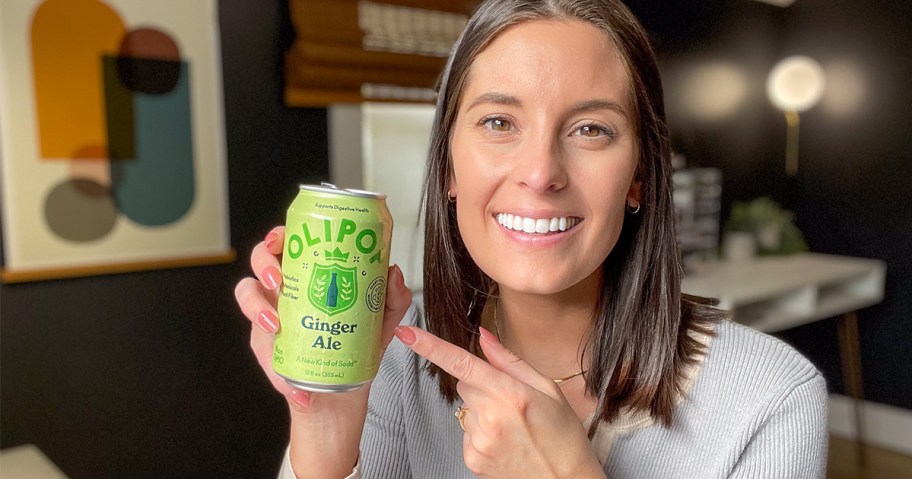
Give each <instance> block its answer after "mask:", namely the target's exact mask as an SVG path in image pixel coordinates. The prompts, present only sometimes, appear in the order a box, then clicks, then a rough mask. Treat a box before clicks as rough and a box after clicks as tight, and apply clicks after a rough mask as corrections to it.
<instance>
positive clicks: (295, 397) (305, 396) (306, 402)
mask: <svg viewBox="0 0 912 479" xmlns="http://www.w3.org/2000/svg"><path fill="white" fill-rule="evenodd" d="M291 400H292V401H294V402H295V403H297V404H298V406H301V407H310V393H309V392H307V391H302V390H300V389H294V390H292V391H291Z"/></svg>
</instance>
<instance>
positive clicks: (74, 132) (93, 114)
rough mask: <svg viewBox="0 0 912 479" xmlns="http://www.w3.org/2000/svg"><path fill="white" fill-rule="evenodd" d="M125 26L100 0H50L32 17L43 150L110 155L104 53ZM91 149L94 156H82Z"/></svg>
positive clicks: (113, 51)
mask: <svg viewBox="0 0 912 479" xmlns="http://www.w3.org/2000/svg"><path fill="white" fill-rule="evenodd" d="M125 31H126V27H125V26H124V23H123V20H122V19H121V18H120V16H119V15H118V14H117V12H115V11H114V10H113V9H112V8H111V7H109V6H108V5H107V4H105V3H104V2H100V1H98V0H46V1H45V2H44V3H43V4H42V5H41V6H40V7H38V9H37V10H36V11H35V16H34V18H33V19H32V62H33V68H34V73H35V102H36V108H37V113H38V137H39V145H40V151H41V154H40V156H41V157H42V158H47V159H70V158H85V159H88V158H96V159H107V150H108V147H107V144H108V141H107V128H106V125H105V107H104V105H105V99H104V79H103V76H102V75H103V70H102V67H103V62H102V55H111V56H114V55H117V54H118V51H119V49H120V41H121V39H122V38H123V36H124V32H125ZM86 154H91V155H93V156H78V155H86Z"/></svg>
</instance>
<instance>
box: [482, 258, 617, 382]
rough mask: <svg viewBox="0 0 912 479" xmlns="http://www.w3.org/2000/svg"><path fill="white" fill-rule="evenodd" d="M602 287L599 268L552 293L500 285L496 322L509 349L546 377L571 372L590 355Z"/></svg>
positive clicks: (581, 366)
mask: <svg viewBox="0 0 912 479" xmlns="http://www.w3.org/2000/svg"><path fill="white" fill-rule="evenodd" d="M600 288H601V279H600V274H599V271H596V272H594V273H593V274H592V275H590V276H589V277H588V278H586V279H584V280H583V281H581V282H579V283H578V284H577V285H575V286H573V287H571V288H569V289H567V290H564V291H561V292H560V293H556V294H552V295H531V294H524V293H521V292H517V291H511V290H509V289H506V288H500V290H499V291H498V295H497V296H498V299H497V301H496V303H495V304H494V305H493V306H494V313H493V315H492V316H494V317H493V318H492V319H494V320H495V321H494V324H493V325H492V326H494V328H495V333H497V334H498V335H499V336H500V340H501V341H502V342H503V344H504V345H505V346H506V347H507V348H509V349H510V350H511V351H513V352H514V353H516V354H517V355H518V356H519V357H521V358H523V360H525V361H526V362H527V363H529V364H531V365H532V366H533V367H534V368H536V369H537V370H538V371H539V372H541V373H542V374H544V375H545V376H548V377H550V378H552V379H557V378H563V377H566V376H569V375H571V374H574V373H576V372H579V371H580V370H581V369H584V365H585V361H586V360H587V359H588V354H587V352H586V351H585V350H584V348H585V345H586V340H587V339H588V335H589V331H590V325H591V322H592V318H593V317H594V314H595V307H596V304H597V302H598V297H599V290H600ZM574 380H576V379H574Z"/></svg>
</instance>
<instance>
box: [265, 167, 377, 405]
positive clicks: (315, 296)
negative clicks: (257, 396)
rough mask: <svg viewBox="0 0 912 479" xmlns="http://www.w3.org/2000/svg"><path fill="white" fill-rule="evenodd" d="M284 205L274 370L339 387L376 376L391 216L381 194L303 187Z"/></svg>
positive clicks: (296, 381)
mask: <svg viewBox="0 0 912 479" xmlns="http://www.w3.org/2000/svg"><path fill="white" fill-rule="evenodd" d="M300 188H301V189H300V192H299V193H298V196H297V197H296V198H295V200H294V201H293V202H292V204H291V206H290V207H289V208H288V216H287V220H286V223H285V249H284V251H283V255H282V276H283V282H282V289H281V293H280V295H279V323H280V327H279V332H278V333H276V337H275V351H274V353H273V356H272V369H273V370H274V371H275V372H276V373H278V374H279V375H280V376H282V377H284V378H285V380H286V381H288V383H289V384H291V385H292V386H294V387H296V388H298V389H304V390H308V391H317V392H342V391H350V390H352V389H357V388H359V387H361V386H363V385H364V384H366V383H368V382H370V381H371V380H372V379H373V378H374V376H376V375H377V369H378V368H379V366H380V334H381V330H382V327H383V307H384V305H385V303H386V275H387V271H388V269H389V252H390V239H391V238H392V235H393V218H392V216H390V212H389V209H388V208H387V207H386V195H382V194H378V193H372V192H369V191H361V190H346V189H339V188H337V187H335V186H334V185H331V184H328V183H322V184H321V185H320V186H315V185H301V187H300Z"/></svg>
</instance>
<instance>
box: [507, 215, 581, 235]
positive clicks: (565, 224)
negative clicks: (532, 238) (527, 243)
mask: <svg viewBox="0 0 912 479" xmlns="http://www.w3.org/2000/svg"><path fill="white" fill-rule="evenodd" d="M579 221H580V219H579V218H575V217H572V216H571V217H566V216H560V217H554V218H539V219H535V218H524V217H522V216H514V215H512V214H509V213H498V214H497V222H498V223H500V224H501V225H503V227H504V228H507V229H509V230H513V231H522V232H523V233H526V234H544V233H549V232H555V231H567V230H568V229H570V228H573V227H574V226H576V225H577V223H579Z"/></svg>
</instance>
